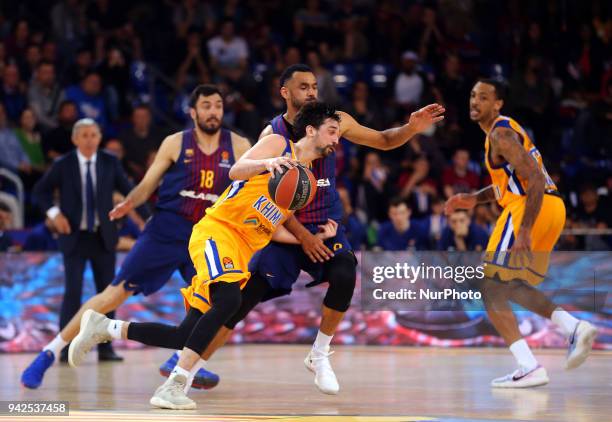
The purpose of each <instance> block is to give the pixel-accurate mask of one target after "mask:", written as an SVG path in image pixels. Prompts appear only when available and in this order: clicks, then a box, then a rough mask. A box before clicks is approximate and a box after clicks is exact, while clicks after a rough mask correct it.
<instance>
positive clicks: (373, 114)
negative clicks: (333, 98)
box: [317, 80, 386, 129]
mask: <svg viewBox="0 0 612 422" xmlns="http://www.w3.org/2000/svg"><path fill="white" fill-rule="evenodd" d="M317 81H318V80H317ZM320 92H321V91H320V90H319V94H320ZM344 110H345V111H346V112H347V113H348V114H350V115H351V116H353V117H354V118H355V120H357V122H359V124H361V125H363V126H366V127H371V128H373V129H381V128H383V127H385V126H386V125H385V124H384V121H383V117H382V116H381V115H380V112H379V111H378V107H376V105H375V103H374V102H373V101H372V100H371V99H370V91H369V88H368V84H366V83H365V82H363V81H357V82H355V84H354V85H353V91H352V94H351V102H350V103H348V104H347V105H346V106H345V107H344Z"/></svg>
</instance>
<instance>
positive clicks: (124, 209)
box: [108, 199, 134, 221]
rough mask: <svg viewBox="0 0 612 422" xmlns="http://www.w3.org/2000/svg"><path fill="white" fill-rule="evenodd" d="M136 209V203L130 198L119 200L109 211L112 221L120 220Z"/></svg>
mask: <svg viewBox="0 0 612 422" xmlns="http://www.w3.org/2000/svg"><path fill="white" fill-rule="evenodd" d="M133 209H134V204H133V203H132V201H131V200H130V199H126V200H124V201H121V202H119V203H118V204H117V205H115V208H113V209H112V210H110V211H109V213H108V218H110V221H113V220H118V219H120V218H121V217H123V216H125V215H126V214H127V213H129V212H130V211H132V210H133Z"/></svg>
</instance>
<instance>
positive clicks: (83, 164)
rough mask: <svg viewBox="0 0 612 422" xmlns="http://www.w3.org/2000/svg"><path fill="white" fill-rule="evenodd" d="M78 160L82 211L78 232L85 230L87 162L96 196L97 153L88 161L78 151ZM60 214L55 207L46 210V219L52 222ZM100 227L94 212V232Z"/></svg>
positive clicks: (96, 213) (96, 214) (58, 209)
mask: <svg viewBox="0 0 612 422" xmlns="http://www.w3.org/2000/svg"><path fill="white" fill-rule="evenodd" d="M76 153H77V158H78V159H79V171H80V173H81V198H82V199H83V211H82V213H81V224H80V227H79V229H80V230H87V161H91V165H90V169H89V171H90V172H91V179H92V181H93V188H94V198H95V196H96V157H97V155H98V154H97V153H95V154H94V155H92V156H91V158H90V159H89V160H88V159H87V158H86V157H85V156H84V155H83V154H81V152H80V151H79V150H77V151H76ZM59 213H60V208H59V207H58V206H57V205H56V206H53V207H51V208H49V209H48V210H47V217H49V218H50V219H51V220H53V219H54V218H55V217H56V216H57V215H58V214H59ZM99 225H100V219H99V218H98V212H97V211H95V210H94V230H95V229H96V228H97V227H98V226H99Z"/></svg>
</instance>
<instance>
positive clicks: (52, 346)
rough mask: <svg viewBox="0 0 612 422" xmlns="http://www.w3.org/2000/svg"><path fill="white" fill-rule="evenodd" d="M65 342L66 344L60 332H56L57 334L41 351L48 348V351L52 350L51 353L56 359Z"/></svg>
mask: <svg viewBox="0 0 612 422" xmlns="http://www.w3.org/2000/svg"><path fill="white" fill-rule="evenodd" d="M67 344H68V342H67V341H66V340H64V339H63V338H62V336H61V334H58V335H56V336H55V338H54V339H53V340H51V343H49V344H47V345H46V346H45V347H43V352H44V351H46V350H50V351H52V352H53V355H54V356H55V358H56V359H57V357H58V356H59V355H60V353H61V351H62V349H63V348H64V347H66V345H67Z"/></svg>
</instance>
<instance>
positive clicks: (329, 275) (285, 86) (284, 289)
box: [203, 64, 444, 394]
mask: <svg viewBox="0 0 612 422" xmlns="http://www.w3.org/2000/svg"><path fill="white" fill-rule="evenodd" d="M280 84H281V90H280V93H281V95H282V96H283V98H284V99H285V103H286V105H287V111H286V112H285V113H284V114H282V115H279V116H277V117H275V118H274V119H273V120H272V121H271V122H270V124H269V125H268V126H267V127H266V128H265V129H264V130H263V132H262V133H261V135H260V139H261V138H262V137H264V136H266V135H269V134H272V133H276V134H280V135H283V136H284V137H285V138H286V139H289V140H293V141H295V140H296V139H300V137H301V136H302V134H296V133H294V129H293V121H294V118H295V116H296V114H297V112H298V111H299V110H300V108H301V107H302V105H304V104H305V103H309V102H314V101H316V100H317V80H316V77H315V75H314V73H313V72H312V70H311V69H310V68H309V67H308V66H306V65H304V64H297V65H293V66H290V67H288V68H287V69H285V71H284V72H283V73H282V75H281V77H280ZM443 113H444V107H442V106H440V105H438V104H431V105H429V106H426V107H424V108H422V109H420V110H418V111H416V112H414V113H412V115H411V116H410V120H409V122H408V123H407V124H406V125H404V126H401V127H398V128H393V129H387V130H385V131H377V130H374V129H370V128H367V127H364V126H362V125H360V124H359V123H357V121H356V120H355V119H354V118H353V117H351V116H350V115H348V114H347V113H344V112H338V114H339V115H340V135H341V136H342V137H344V138H346V139H347V140H348V141H350V142H354V143H356V144H360V145H365V146H369V147H372V148H376V149H381V150H390V149H393V148H397V147H400V146H402V145H404V144H405V143H406V142H407V141H408V140H409V139H410V138H412V137H413V136H414V135H415V134H417V133H419V132H422V131H424V130H427V129H428V128H429V127H430V126H431V125H432V124H435V123H436V122H439V121H441V120H442V119H443ZM312 171H313V173H314V175H315V177H316V178H317V186H318V188H317V193H316V196H315V198H314V200H313V201H312V202H311V203H310V205H308V206H307V207H306V208H304V209H302V210H299V211H298V212H296V213H295V216H296V217H297V218H295V219H292V221H291V222H289V223H288V224H285V226H283V227H280V228H279V232H285V233H283V234H282V238H283V240H284V241H287V242H288V243H278V242H271V243H270V244H269V245H268V246H267V247H266V248H264V249H263V250H261V251H259V252H258V253H257V254H256V255H255V257H253V259H252V260H251V263H250V264H249V271H250V272H251V279H250V280H249V283H248V284H247V286H246V287H245V288H244V290H243V291H242V304H241V307H240V310H239V311H238V312H237V313H236V315H234V317H232V318H231V319H230V321H228V322H227V323H226V324H225V325H224V327H223V328H222V329H221V330H220V331H219V333H218V334H217V336H216V337H215V339H214V340H213V342H212V343H211V344H210V345H209V347H208V348H207V349H206V350H205V352H204V355H203V356H204V359H208V358H209V357H210V356H211V355H212V353H213V352H214V350H216V348H218V347H219V346H221V345H222V344H223V343H224V342H225V341H226V340H227V339H228V338H229V336H230V334H231V330H233V328H234V327H235V325H236V324H237V323H238V322H239V321H241V320H242V319H243V318H244V317H245V316H246V315H247V314H248V313H249V311H250V310H251V309H253V308H254V307H255V305H257V304H258V303H259V302H260V301H262V300H267V299H271V298H273V297H277V296H281V295H286V294H289V293H290V292H291V288H292V285H293V283H295V281H296V280H297V278H298V276H299V274H300V271H301V270H304V271H306V272H308V273H309V274H310V275H311V276H312V277H313V279H314V280H313V282H312V283H310V284H309V286H310V285H315V284H319V283H322V282H329V288H328V290H327V294H326V295H325V299H324V300H323V309H322V314H323V315H322V319H321V325H320V329H319V332H318V334H317V338H316V340H315V343H314V345H313V348H312V350H311V351H310V353H309V354H308V356H307V357H306V359H305V361H304V362H305V364H306V367H307V368H308V369H309V370H311V371H312V372H314V373H315V385H316V386H317V387H318V388H319V390H320V391H321V392H323V393H325V394H337V393H338V391H339V389H340V387H339V385H338V381H337V379H336V376H335V374H334V372H333V370H332V368H331V365H330V362H329V355H330V352H329V347H330V342H331V339H332V337H333V335H334V333H335V332H336V329H337V327H338V325H339V324H340V322H341V321H342V318H343V316H344V313H345V312H346V311H347V310H348V308H349V305H350V303H351V299H352V297H353V290H354V288H355V277H356V274H355V267H356V259H355V255H354V253H353V250H352V248H351V245H350V244H349V242H348V240H347V238H346V235H345V231H344V227H342V226H341V225H340V222H341V220H342V213H343V208H342V204H341V202H340V198H339V195H338V192H337V191H336V154H335V151H334V152H332V153H331V154H329V155H327V156H326V157H324V158H320V159H318V160H315V161H314V162H313V163H312ZM329 220H332V221H335V222H337V223H338V227H337V231H336V236H334V237H331V238H329V239H327V240H325V241H323V240H322V239H321V238H320V237H319V236H316V235H315V234H316V233H317V232H318V231H319V230H322V227H323V226H324V225H325V224H327V223H328V222H329ZM279 236H281V233H279ZM291 243H293V244H291ZM300 245H301V247H300Z"/></svg>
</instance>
